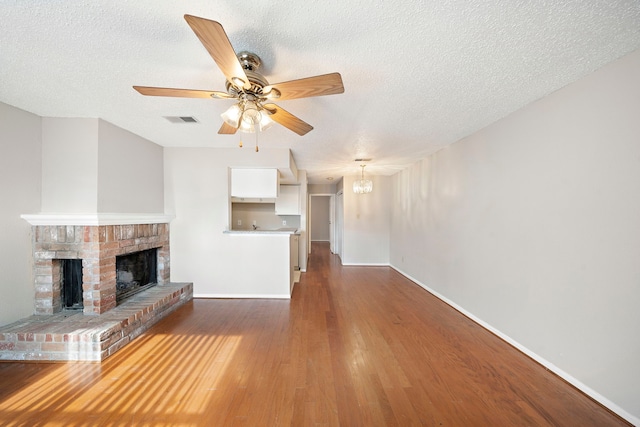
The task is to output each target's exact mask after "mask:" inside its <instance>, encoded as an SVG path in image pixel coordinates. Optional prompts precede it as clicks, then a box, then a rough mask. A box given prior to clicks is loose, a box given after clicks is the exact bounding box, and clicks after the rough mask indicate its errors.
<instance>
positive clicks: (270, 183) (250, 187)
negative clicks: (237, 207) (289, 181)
mask: <svg viewBox="0 0 640 427" xmlns="http://www.w3.org/2000/svg"><path fill="white" fill-rule="evenodd" d="M278 180H279V175H278V169H231V197H244V198H275V197H278Z"/></svg>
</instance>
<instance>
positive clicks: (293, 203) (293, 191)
mask: <svg viewBox="0 0 640 427" xmlns="http://www.w3.org/2000/svg"><path fill="white" fill-rule="evenodd" d="M276 215H300V186H299V185H281V186H280V195H278V198H277V199H276Z"/></svg>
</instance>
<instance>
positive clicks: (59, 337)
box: [0, 283, 193, 362]
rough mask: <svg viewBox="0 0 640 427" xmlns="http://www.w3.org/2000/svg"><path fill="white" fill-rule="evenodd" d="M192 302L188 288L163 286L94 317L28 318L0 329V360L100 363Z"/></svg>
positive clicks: (190, 286)
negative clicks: (164, 318) (177, 309)
mask: <svg viewBox="0 0 640 427" xmlns="http://www.w3.org/2000/svg"><path fill="white" fill-rule="evenodd" d="M192 298H193V284H191V283H168V284H165V285H158V286H154V287H152V288H150V289H147V290H145V291H143V292H141V293H139V294H137V295H134V296H133V297H131V298H129V299H127V300H126V301H125V302H123V303H122V304H120V305H119V306H117V307H116V308H114V309H112V310H109V311H108V312H106V313H104V314H101V315H97V316H85V315H83V314H82V312H73V311H62V312H59V313H56V314H54V315H34V316H30V317H28V318H25V319H22V320H20V321H18V322H15V323H12V324H10V325H6V326H3V327H0V360H40V361H94V362H97V361H102V360H104V359H106V358H107V357H109V356H111V355H112V354H114V353H115V352H116V351H118V350H120V349H121V348H123V347H124V346H125V345H126V344H128V343H129V342H131V341H132V340H133V339H134V338H135V337H137V336H138V335H140V334H142V333H143V332H144V331H145V330H147V329H148V328H149V327H151V326H152V325H153V324H154V323H156V322H158V321H159V320H160V319H162V318H163V317H165V316H167V315H168V314H169V313H171V312H172V311H174V310H175V309H176V308H178V307H179V306H181V305H183V304H185V303H186V302H188V301H189V300H191V299H192Z"/></svg>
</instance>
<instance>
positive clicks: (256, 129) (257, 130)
mask: <svg viewBox="0 0 640 427" xmlns="http://www.w3.org/2000/svg"><path fill="white" fill-rule="evenodd" d="M254 130H255V133H256V153H257V152H258V151H260V150H259V149H258V132H259V129H258V127H257V126H255V125H254Z"/></svg>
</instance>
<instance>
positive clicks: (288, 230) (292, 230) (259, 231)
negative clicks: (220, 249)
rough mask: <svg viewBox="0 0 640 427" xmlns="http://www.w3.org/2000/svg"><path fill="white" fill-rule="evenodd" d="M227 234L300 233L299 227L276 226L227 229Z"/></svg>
mask: <svg viewBox="0 0 640 427" xmlns="http://www.w3.org/2000/svg"><path fill="white" fill-rule="evenodd" d="M223 233H225V234H300V232H299V231H298V229H297V228H276V229H272V230H263V229H261V228H258V229H257V230H225V231H224V232H223Z"/></svg>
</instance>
